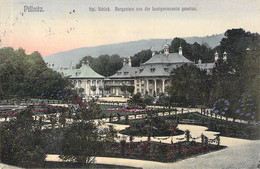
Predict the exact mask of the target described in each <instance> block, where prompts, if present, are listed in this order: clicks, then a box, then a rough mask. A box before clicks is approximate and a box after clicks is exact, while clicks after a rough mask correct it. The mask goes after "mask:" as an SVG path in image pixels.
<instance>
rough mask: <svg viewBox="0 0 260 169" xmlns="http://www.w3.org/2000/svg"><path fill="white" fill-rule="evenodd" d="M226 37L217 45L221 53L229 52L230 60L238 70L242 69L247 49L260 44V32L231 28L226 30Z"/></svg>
mask: <svg viewBox="0 0 260 169" xmlns="http://www.w3.org/2000/svg"><path fill="white" fill-rule="evenodd" d="M225 36H226V37H225V38H223V39H222V40H221V42H220V45H219V46H217V47H216V50H218V51H220V53H223V52H225V51H226V52H227V53H228V62H230V63H231V64H232V67H234V68H235V69H236V71H240V69H241V66H242V64H243V62H244V61H245V60H246V59H247V57H246V55H245V53H246V49H247V48H250V49H255V48H256V47H257V46H259V44H260V36H259V34H258V33H251V32H246V31H245V30H243V29H241V28H240V29H229V30H227V31H226V32H225Z"/></svg>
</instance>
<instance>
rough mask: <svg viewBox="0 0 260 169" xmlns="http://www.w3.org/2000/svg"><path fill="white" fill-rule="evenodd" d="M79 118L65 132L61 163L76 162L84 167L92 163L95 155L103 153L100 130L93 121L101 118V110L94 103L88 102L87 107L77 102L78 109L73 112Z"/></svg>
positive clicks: (97, 124)
mask: <svg viewBox="0 0 260 169" xmlns="http://www.w3.org/2000/svg"><path fill="white" fill-rule="evenodd" d="M74 113H76V115H78V117H79V118H80V119H79V120H78V121H75V122H74V123H73V124H72V125H71V126H69V127H67V128H66V130H65V134H64V138H63V141H62V155H61V156H60V158H61V159H62V160H63V161H71V162H78V163H81V164H82V165H84V164H85V163H92V162H94V159H95V157H96V155H97V154H100V153H101V152H102V151H103V148H102V142H101V137H100V132H102V131H100V130H98V126H99V125H100V123H96V122H95V121H94V120H95V119H97V118H100V117H101V116H102V110H101V108H100V107H99V105H98V104H96V103H95V102H94V101H89V102H88V106H86V104H85V103H83V102H79V108H78V109H77V110H75V112H74Z"/></svg>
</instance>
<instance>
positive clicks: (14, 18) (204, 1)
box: [0, 0, 260, 56]
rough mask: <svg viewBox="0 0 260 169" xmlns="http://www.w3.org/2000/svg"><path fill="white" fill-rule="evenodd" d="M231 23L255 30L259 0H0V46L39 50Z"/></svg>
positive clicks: (204, 31)
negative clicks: (107, 9)
mask: <svg viewBox="0 0 260 169" xmlns="http://www.w3.org/2000/svg"><path fill="white" fill-rule="evenodd" d="M30 7H35V8H37V9H38V8H39V7H40V8H41V9H42V11H41V12H37V11H35V12H32V10H31V11H28V8H30ZM98 7H104V8H107V7H109V9H110V11H98ZM115 7H118V8H127V7H129V8H134V11H126V12H122V11H115ZM145 7H148V8H150V11H149V10H148V11H145ZM153 7H154V8H165V7H168V8H171V9H172V10H171V11H152V9H153ZM90 8H91V9H93V8H95V9H96V11H94V12H93V11H91V10H90ZM136 8H141V9H143V10H142V11H137V10H136ZM178 8H179V10H177V9H178ZM184 8H185V9H190V10H184V11H182V9H184ZM173 9H175V10H173ZM191 9H192V10H191ZM232 28H243V29H244V30H246V31H250V32H257V33H259V32H260V0H130V1H129V0H73V1H71V0H55V1H54V0H0V47H6V46H11V47H13V48H14V49H18V48H23V49H25V51H26V53H32V52H34V51H39V52H40V53H41V54H42V56H47V55H50V54H54V53H57V52H61V51H67V50H70V49H75V48H80V47H88V46H98V45H104V44H111V43H119V42H127V41H135V40H141V39H154V38H165V39H166V38H167V39H168V38H174V37H189V36H207V35H209V36H210V35H212V34H219V33H224V32H225V31H226V30H227V29H232Z"/></svg>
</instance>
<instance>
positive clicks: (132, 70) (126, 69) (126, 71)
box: [109, 64, 139, 79]
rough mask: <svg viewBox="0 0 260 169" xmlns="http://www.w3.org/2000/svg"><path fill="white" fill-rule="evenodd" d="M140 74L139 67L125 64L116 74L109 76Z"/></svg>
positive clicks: (123, 76)
mask: <svg viewBox="0 0 260 169" xmlns="http://www.w3.org/2000/svg"><path fill="white" fill-rule="evenodd" d="M137 74H139V68H138V67H131V66H129V65H127V64H126V65H124V66H123V67H122V68H121V69H120V70H118V71H117V72H116V73H115V74H114V75H112V76H109V78H112V79H113V78H131V77H135V76H136V75H137Z"/></svg>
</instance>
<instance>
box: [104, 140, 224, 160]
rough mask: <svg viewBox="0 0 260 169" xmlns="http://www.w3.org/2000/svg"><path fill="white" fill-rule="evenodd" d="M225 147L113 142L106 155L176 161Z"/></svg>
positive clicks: (106, 149) (181, 143)
mask: <svg viewBox="0 0 260 169" xmlns="http://www.w3.org/2000/svg"><path fill="white" fill-rule="evenodd" d="M223 148H225V147H224V146H218V145H213V144H202V143H197V142H194V141H192V142H178V143H174V144H165V143H158V142H148V141H144V142H130V143H126V142H125V141H121V142H120V143H111V144H106V145H105V154H103V155H102V156H105V157H118V158H130V159H139V160H150V161H159V162H175V161H178V160H182V159H185V158H190V157H193V156H197V155H201V154H205V153H209V152H212V151H216V150H220V149H223Z"/></svg>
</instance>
